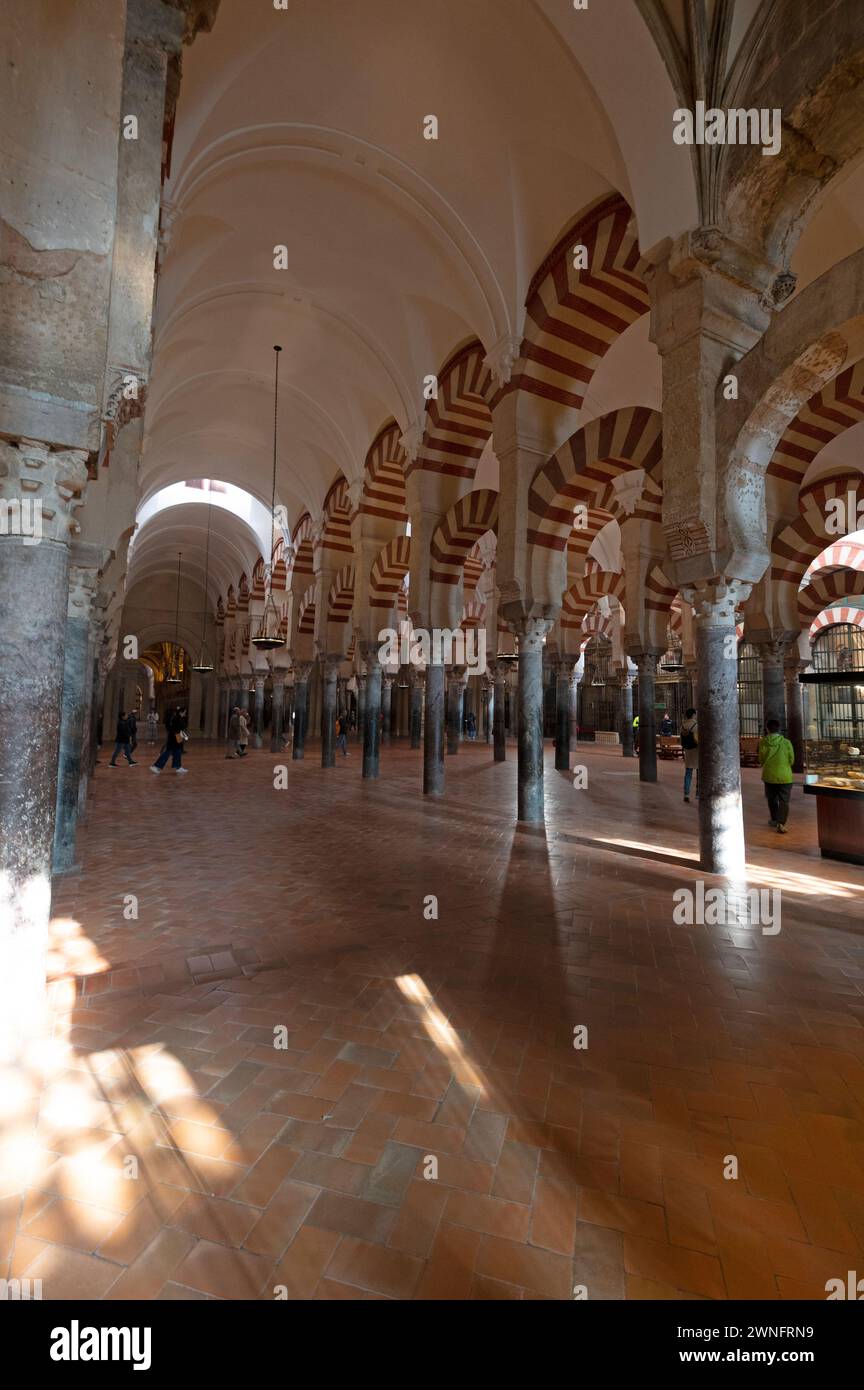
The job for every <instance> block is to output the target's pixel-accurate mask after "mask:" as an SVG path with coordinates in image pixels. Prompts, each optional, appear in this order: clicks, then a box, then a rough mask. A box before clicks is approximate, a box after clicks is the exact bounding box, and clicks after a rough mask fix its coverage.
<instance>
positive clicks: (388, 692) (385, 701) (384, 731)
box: [381, 675, 395, 743]
mask: <svg viewBox="0 0 864 1390" xmlns="http://www.w3.org/2000/svg"><path fill="white" fill-rule="evenodd" d="M394 679H395V677H393V676H387V675H384V676H382V677H381V742H382V743H389V742H390V734H391V732H392V725H393V681H394Z"/></svg>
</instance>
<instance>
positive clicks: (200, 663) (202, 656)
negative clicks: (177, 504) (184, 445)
mask: <svg viewBox="0 0 864 1390" xmlns="http://www.w3.org/2000/svg"><path fill="white" fill-rule="evenodd" d="M208 492H209V500H208V502H207V545H206V548H205V550H204V614H203V616H202V618H201V642H200V645H199V649H198V660H197V661H196V662H195V664H194V666H193V667H192V670H193V671H199V672H200V671H212V670H213V662H212V661H208V659H207V654H206V652H205V650H204V637H205V634H206V632H207V581H208V580H209V578H210V518H211V516H212V513H213V491H212V489H211V488H210V485H209V483H208Z"/></svg>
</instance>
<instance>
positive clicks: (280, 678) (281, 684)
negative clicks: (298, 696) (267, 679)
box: [270, 671, 286, 753]
mask: <svg viewBox="0 0 864 1390" xmlns="http://www.w3.org/2000/svg"><path fill="white" fill-rule="evenodd" d="M285 674H286V673H285V672H284V671H274V672H273V677H272V679H273V704H272V707H271V712H270V752H271V753H281V752H282V749H283V748H284V747H285V738H284V734H283V729H284V726H285Z"/></svg>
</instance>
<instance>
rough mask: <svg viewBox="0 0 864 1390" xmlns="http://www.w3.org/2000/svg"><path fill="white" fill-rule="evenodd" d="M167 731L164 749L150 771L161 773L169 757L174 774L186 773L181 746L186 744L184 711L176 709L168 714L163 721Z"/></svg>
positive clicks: (183, 709)
mask: <svg viewBox="0 0 864 1390" xmlns="http://www.w3.org/2000/svg"><path fill="white" fill-rule="evenodd" d="M165 725H166V728H167V730H168V737H167V738H166V740H165V747H164V748H163V749H162V752H161V753H160V754H159V757H158V758H157V759H156V761H155V763H154V764H153V766H152V767H151V769H150V771H151V772H155V773H156V774H157V776H158V774H159V773H160V772H161V771H162V769H163V767H164V766H165V764H166V763H167V761H168V759H169V757H170V759H171V766H172V767H173V769H174V771H175V772H179V773H186V772H188V768H185V767H184V766H183V746H184V744H185V742H186V710H185V708H181V709H177V710H175V711H174V713H173V714H169V716H168V718H167V719H166V721H165Z"/></svg>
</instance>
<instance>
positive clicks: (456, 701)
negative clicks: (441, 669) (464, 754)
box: [447, 666, 465, 757]
mask: <svg viewBox="0 0 864 1390" xmlns="http://www.w3.org/2000/svg"><path fill="white" fill-rule="evenodd" d="M464 672H465V668H464V666H453V667H451V669H450V677H449V680H448V682H447V754H448V756H449V757H452V756H453V755H454V754H455V753H458V752H459V732H460V729H459V725H460V719H461V712H462V677H463V675H464Z"/></svg>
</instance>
